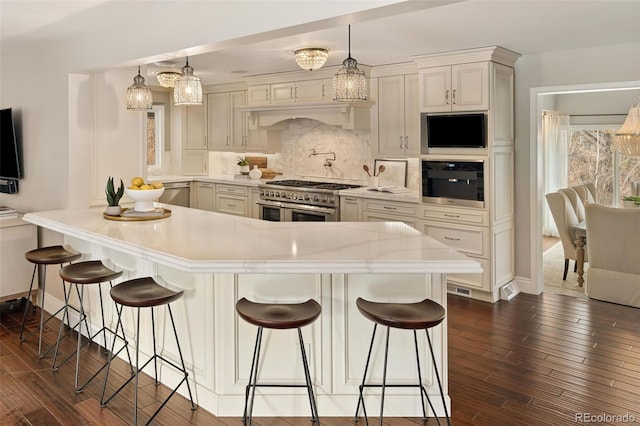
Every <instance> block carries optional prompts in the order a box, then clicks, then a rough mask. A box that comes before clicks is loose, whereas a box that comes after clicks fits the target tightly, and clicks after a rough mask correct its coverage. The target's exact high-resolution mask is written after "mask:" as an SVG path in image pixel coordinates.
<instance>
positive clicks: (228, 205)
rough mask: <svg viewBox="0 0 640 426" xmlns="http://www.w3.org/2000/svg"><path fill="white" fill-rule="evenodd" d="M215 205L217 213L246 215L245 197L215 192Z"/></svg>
mask: <svg viewBox="0 0 640 426" xmlns="http://www.w3.org/2000/svg"><path fill="white" fill-rule="evenodd" d="M216 207H217V210H216V211H217V212H218V213H225V214H232V215H236V216H245V217H246V216H247V215H248V208H247V197H246V196H236V195H227V194H220V193H216Z"/></svg>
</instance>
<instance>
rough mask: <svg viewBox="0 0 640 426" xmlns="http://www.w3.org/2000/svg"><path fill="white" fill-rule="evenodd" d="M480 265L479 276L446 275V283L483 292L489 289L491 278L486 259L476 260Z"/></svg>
mask: <svg viewBox="0 0 640 426" xmlns="http://www.w3.org/2000/svg"><path fill="white" fill-rule="evenodd" d="M474 260H477V261H478V262H480V265H482V272H481V273H479V274H447V283H448V284H450V285H453V286H454V287H458V286H460V287H468V288H477V289H481V290H485V291H489V290H490V289H491V287H490V285H489V282H490V281H489V279H490V277H491V270H490V269H489V268H491V264H490V262H489V261H488V260H486V259H477V258H474Z"/></svg>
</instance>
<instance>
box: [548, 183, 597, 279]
mask: <svg viewBox="0 0 640 426" xmlns="http://www.w3.org/2000/svg"><path fill="white" fill-rule="evenodd" d="M545 198H546V199H547V204H548V205H549V209H550V210H551V215H552V216H553V220H554V222H555V223H556V227H557V228H558V234H559V235H560V242H562V249H563V251H564V272H563V274H562V280H563V281H565V280H566V279H567V271H568V269H569V259H573V260H574V261H576V260H577V258H578V256H577V253H576V249H577V247H576V233H575V230H574V229H573V228H574V227H575V226H576V225H577V224H578V223H579V220H578V217H577V216H576V213H575V211H574V209H573V206H572V205H571V201H570V200H569V198H568V197H567V196H566V195H565V194H564V193H563V192H551V193H549V194H546V195H545ZM584 260H585V262H586V261H588V254H587V250H586V247H585V254H584Z"/></svg>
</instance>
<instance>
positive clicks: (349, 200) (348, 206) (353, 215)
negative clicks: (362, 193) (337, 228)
mask: <svg viewBox="0 0 640 426" xmlns="http://www.w3.org/2000/svg"><path fill="white" fill-rule="evenodd" d="M361 221H362V200H361V199H360V198H356V197H340V222H361Z"/></svg>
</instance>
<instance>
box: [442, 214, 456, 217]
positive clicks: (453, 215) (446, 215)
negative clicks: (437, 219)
mask: <svg viewBox="0 0 640 426" xmlns="http://www.w3.org/2000/svg"><path fill="white" fill-rule="evenodd" d="M444 216H445V217H460V215H459V214H448V213H445V214H444Z"/></svg>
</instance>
